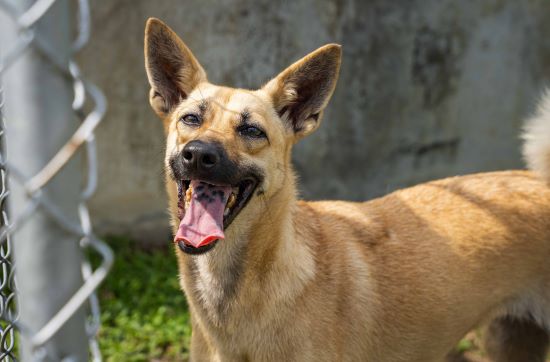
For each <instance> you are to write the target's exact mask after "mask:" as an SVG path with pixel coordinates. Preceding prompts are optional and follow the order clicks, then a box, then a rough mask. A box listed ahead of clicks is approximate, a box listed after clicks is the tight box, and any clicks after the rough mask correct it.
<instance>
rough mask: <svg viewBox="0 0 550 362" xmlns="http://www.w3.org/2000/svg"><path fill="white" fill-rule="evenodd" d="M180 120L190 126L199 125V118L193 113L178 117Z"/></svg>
mask: <svg viewBox="0 0 550 362" xmlns="http://www.w3.org/2000/svg"><path fill="white" fill-rule="evenodd" d="M180 121H181V122H182V123H183V124H186V125H188V126H191V127H198V126H200V125H201V120H200V118H199V117H198V116H197V115H195V114H186V115H185V116H183V117H181V118H180Z"/></svg>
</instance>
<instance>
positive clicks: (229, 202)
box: [227, 194, 237, 208]
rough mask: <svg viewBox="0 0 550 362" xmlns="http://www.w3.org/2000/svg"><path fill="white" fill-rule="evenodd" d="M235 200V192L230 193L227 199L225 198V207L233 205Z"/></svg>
mask: <svg viewBox="0 0 550 362" xmlns="http://www.w3.org/2000/svg"><path fill="white" fill-rule="evenodd" d="M235 200H237V197H236V196H235V194H231V195H230V196H229V199H228V200H227V207H228V208H231V207H233V205H235Z"/></svg>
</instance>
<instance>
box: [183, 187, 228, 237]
mask: <svg viewBox="0 0 550 362" xmlns="http://www.w3.org/2000/svg"><path fill="white" fill-rule="evenodd" d="M191 186H192V187H193V196H192V197H191V202H190V204H189V206H188V208H187V209H186V210H185V216H184V217H183V219H182V220H181V222H180V227H179V229H178V232H177V233H176V237H175V239H174V241H176V242H178V241H183V242H185V243H186V244H188V245H192V246H194V247H195V248H198V247H201V246H204V245H208V244H210V243H212V242H213V241H214V240H216V239H223V238H224V237H225V235H224V233H223V212H224V209H225V204H226V203H227V199H228V198H229V195H231V186H214V185H210V184H207V183H204V182H200V181H191Z"/></svg>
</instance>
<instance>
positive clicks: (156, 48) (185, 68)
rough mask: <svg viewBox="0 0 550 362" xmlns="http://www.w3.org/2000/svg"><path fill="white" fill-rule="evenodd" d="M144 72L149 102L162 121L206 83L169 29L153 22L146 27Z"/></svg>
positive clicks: (180, 42)
mask: <svg viewBox="0 0 550 362" xmlns="http://www.w3.org/2000/svg"><path fill="white" fill-rule="evenodd" d="M145 69H146V71H147V77H148V79H149V84H150V85H151V91H150V93H149V102H150V103H151V106H152V107H153V110H154V111H155V112H156V113H157V114H158V115H159V116H160V117H162V118H164V117H166V115H167V114H168V113H169V112H170V111H171V110H172V109H173V107H175V106H176V105H177V104H178V103H179V102H181V101H182V100H183V99H185V98H187V96H188V95H189V93H191V91H192V90H193V88H195V87H196V86H197V85H198V84H199V83H201V82H204V81H206V73H205V72H204V70H203V69H202V67H201V66H200V64H199V62H198V61H197V59H196V58H195V57H194V56H193V53H191V51H190V50H189V48H187V46H186V45H185V44H184V43H183V41H182V40H181V39H180V38H179V37H178V36H177V35H176V33H174V32H173V31H172V29H170V28H169V27H168V26H167V25H166V24H164V23H163V22H162V21H160V20H158V19H154V18H151V19H149V20H148V21H147V25H146V27H145Z"/></svg>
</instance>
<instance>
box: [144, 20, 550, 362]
mask: <svg viewBox="0 0 550 362" xmlns="http://www.w3.org/2000/svg"><path fill="white" fill-rule="evenodd" d="M340 62H341V47H340V46H339V45H336V44H328V45H325V46H323V47H321V48H319V49H317V50H315V51H314V52H312V53H310V54H309V55H307V56H305V57H304V58H302V59H300V60H298V61H297V62H295V63H294V64H292V65H290V66H289V67H288V68H286V69H285V70H283V71H282V72H281V73H280V74H279V75H277V76H276V77H275V78H273V79H272V80H270V81H269V82H268V83H267V84H265V85H264V86H263V87H262V88H260V89H258V90H245V89H234V88H228V87H222V86H217V85H214V84H211V83H209V82H208V79H207V76H206V72H205V71H204V69H203V68H202V66H201V65H200V64H199V62H198V61H197V59H196V58H195V56H194V55H193V54H192V53H191V51H190V50H189V48H188V47H187V46H186V45H185V44H184V43H183V41H182V40H181V39H180V38H179V37H178V36H177V35H176V34H175V33H174V32H173V31H172V30H171V29H170V28H169V27H168V26H167V25H165V24H164V23H163V22H161V21H160V20H158V19H154V18H151V19H149V20H148V21H147V24H146V29H145V66H146V72H147V76H148V80H149V83H150V86H151V89H150V93H149V95H150V103H151V106H152V108H153V110H154V111H155V113H156V114H157V115H158V116H159V117H160V118H161V119H162V121H163V125H164V130H165V134H166V157H165V168H166V175H167V176H166V189H167V192H168V196H169V209H170V214H171V217H172V225H173V232H174V235H175V239H174V240H175V250H176V254H177V259H178V267H179V273H180V278H181V287H182V289H183V291H184V293H185V295H186V296H187V300H188V302H189V308H190V312H191V320H192V331H193V332H192V337H191V346H190V360H191V361H315V362H319V361H375V362H384V361H388V362H398V361H406V362H414V361H418V362H431V361H443V360H445V359H446V358H449V357H448V356H449V355H448V353H449V352H450V351H453V348H454V346H455V345H456V344H457V342H458V341H459V340H460V339H461V338H462V337H463V336H464V335H465V334H466V333H467V332H468V331H470V330H472V329H473V328H476V327H477V326H480V325H488V326H489V327H488V329H487V331H488V332H487V335H488V337H487V339H488V341H487V347H486V348H487V353H488V355H489V357H490V358H491V359H492V360H493V361H499V362H500V361H522V362H525V361H544V358H545V355H546V349H547V345H548V332H547V331H548V326H549V325H550V324H549V323H550V187H549V183H550V96H547V97H546V100H545V101H544V102H545V103H544V104H543V105H542V106H541V108H540V110H539V112H538V113H537V114H536V115H535V116H534V117H533V118H532V119H531V121H530V122H529V123H528V125H527V127H526V132H525V135H524V138H525V146H524V153H525V155H526V159H527V161H528V164H529V166H530V168H531V171H519V170H518V171H503V172H491V173H480V174H473V175H467V176H461V177H452V178H447V179H443V180H438V181H433V182H428V183H424V184H421V185H418V186H414V187H411V188H407V189H403V190H399V191H396V192H393V193H391V194H389V195H387V196H385V197H382V198H378V199H374V200H372V201H368V202H365V203H356V202H343V201H319V202H305V201H299V200H298V199H297V191H296V177H295V174H294V171H293V168H292V165H291V152H292V148H293V146H294V144H295V143H296V142H298V141H299V140H300V139H301V138H303V137H306V136H307V135H309V134H311V133H312V132H313V131H315V129H317V127H319V124H320V122H321V119H322V115H323V110H324V109H325V107H326V105H327V103H328V101H329V99H330V97H331V95H332V93H333V91H334V88H335V85H336V81H337V78H338V74H339V68H340ZM355 167H359V165H356V166H355Z"/></svg>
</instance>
